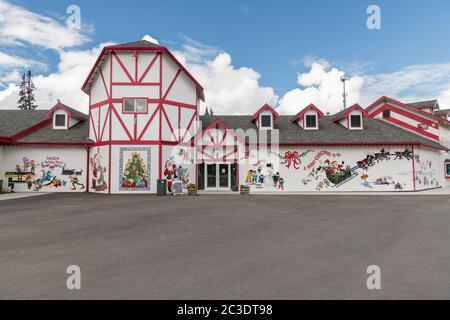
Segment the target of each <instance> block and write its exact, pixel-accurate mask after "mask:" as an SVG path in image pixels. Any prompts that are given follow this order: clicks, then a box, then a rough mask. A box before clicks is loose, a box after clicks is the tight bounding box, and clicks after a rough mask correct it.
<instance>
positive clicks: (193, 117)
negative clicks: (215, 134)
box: [180, 111, 197, 141]
mask: <svg viewBox="0 0 450 320" xmlns="http://www.w3.org/2000/svg"><path fill="white" fill-rule="evenodd" d="M196 117H197V111H195V112H194V114H193V115H192V118H191V120H189V123H188V125H187V128H186V129H185V132H184V134H183V138H181V139H180V141H184V139H185V138H186V135H187V134H188V132H189V130H190V129H191V126H192V123H193V122H194V119H195V118H196Z"/></svg>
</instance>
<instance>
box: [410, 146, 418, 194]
mask: <svg viewBox="0 0 450 320" xmlns="http://www.w3.org/2000/svg"><path fill="white" fill-rule="evenodd" d="M411 147H412V170H413V171H412V172H413V187H414V191H417V190H416V166H415V163H414V162H415V157H414V145H411Z"/></svg>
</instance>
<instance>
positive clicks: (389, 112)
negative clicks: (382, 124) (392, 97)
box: [383, 109, 391, 119]
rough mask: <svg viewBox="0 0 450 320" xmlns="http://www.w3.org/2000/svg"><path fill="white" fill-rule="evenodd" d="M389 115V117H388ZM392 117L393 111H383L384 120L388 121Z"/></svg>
mask: <svg viewBox="0 0 450 320" xmlns="http://www.w3.org/2000/svg"><path fill="white" fill-rule="evenodd" d="M386 113H387V116H386ZM390 117H391V110H389V109H387V110H383V119H387V118H390Z"/></svg>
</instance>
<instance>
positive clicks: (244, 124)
mask: <svg viewBox="0 0 450 320" xmlns="http://www.w3.org/2000/svg"><path fill="white" fill-rule="evenodd" d="M335 117H336V115H326V116H324V117H322V118H321V119H320V120H319V130H303V129H302V128H301V127H300V126H299V125H298V124H297V123H295V122H292V121H291V120H290V119H291V118H292V116H285V115H283V116H279V117H278V118H277V119H275V121H274V127H275V129H279V138H280V141H279V142H280V144H291V143H292V144H299V143H300V144H301V143H305V144H346V143H349V144H352V143H358V144H364V143H368V144H377V143H380V145H381V144H382V143H397V142H402V143H419V144H422V145H427V146H430V147H434V148H439V149H442V148H444V147H443V146H441V145H440V144H439V143H438V142H436V141H432V140H430V139H427V138H423V137H421V136H419V135H417V134H415V133H412V132H409V131H406V130H404V129H401V128H398V127H395V126H394V125H391V124H389V123H386V122H384V121H382V120H378V119H372V118H365V119H364V130H348V129H347V128H345V127H344V126H342V125H340V124H339V123H335V122H334V121H333V119H334V118H335ZM200 119H201V120H202V128H203V129H205V128H207V127H208V126H209V125H211V124H212V123H213V122H214V121H216V120H217V119H220V120H221V121H222V122H223V123H224V124H225V125H226V126H227V127H229V128H230V129H238V128H242V129H244V130H247V129H249V128H253V129H256V124H255V123H253V122H250V119H251V116H201V117H200ZM257 132H259V131H258V130H257Z"/></svg>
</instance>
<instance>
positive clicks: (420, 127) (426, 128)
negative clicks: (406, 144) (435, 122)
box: [417, 123, 428, 130]
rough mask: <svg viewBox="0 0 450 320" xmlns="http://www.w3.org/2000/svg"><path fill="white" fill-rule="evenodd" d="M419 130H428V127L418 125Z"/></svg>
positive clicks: (423, 124)
mask: <svg viewBox="0 0 450 320" xmlns="http://www.w3.org/2000/svg"><path fill="white" fill-rule="evenodd" d="M417 128H419V129H422V130H428V125H427V124H426V123H419V124H418V125H417Z"/></svg>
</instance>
